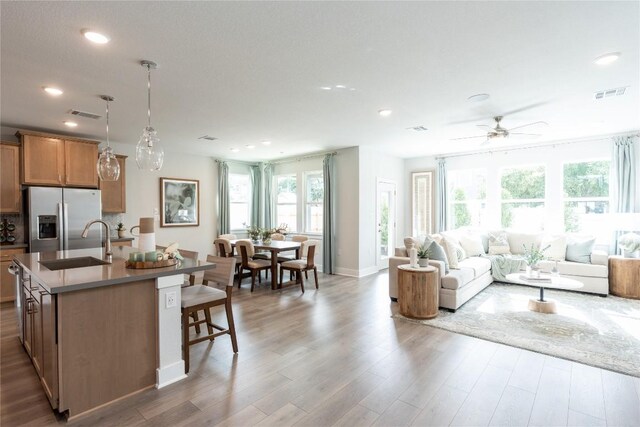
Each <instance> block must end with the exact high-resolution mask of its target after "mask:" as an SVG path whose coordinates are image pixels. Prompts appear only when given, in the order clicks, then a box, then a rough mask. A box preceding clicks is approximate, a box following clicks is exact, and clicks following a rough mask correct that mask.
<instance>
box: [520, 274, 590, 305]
mask: <svg viewBox="0 0 640 427" xmlns="http://www.w3.org/2000/svg"><path fill="white" fill-rule="evenodd" d="M522 276H523V273H511V274H507V280H508V281H510V282H513V283H518V284H521V285H528V286H537V287H539V288H540V299H533V298H532V299H530V300H529V310H531V311H536V312H538V313H547V314H554V313H557V312H558V308H557V306H556V302H555V301H554V300H545V299H544V289H545V288H550V289H579V288H581V287H583V286H584V284H583V283H582V282H579V281H577V280H574V279H569V278H567V277H561V276H550V275H546V274H543V275H542V277H549V278H550V279H551V281H550V282H546V281H545V282H541V281H538V280H526V279H523V278H522Z"/></svg>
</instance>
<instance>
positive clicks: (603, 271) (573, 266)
mask: <svg viewBox="0 0 640 427" xmlns="http://www.w3.org/2000/svg"><path fill="white" fill-rule="evenodd" d="M554 264H555V261H549V260H544V261H540V262H539V265H540V268H541V270H542V271H544V272H549V271H551V269H552V268H553V266H554ZM558 272H559V273H560V275H561V276H583V277H602V278H607V277H609V270H608V268H607V266H606V265H599V264H584V263H580V262H568V261H558Z"/></svg>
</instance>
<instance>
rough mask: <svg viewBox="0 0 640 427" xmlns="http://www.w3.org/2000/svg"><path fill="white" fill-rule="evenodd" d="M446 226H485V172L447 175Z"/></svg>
mask: <svg viewBox="0 0 640 427" xmlns="http://www.w3.org/2000/svg"><path fill="white" fill-rule="evenodd" d="M447 183H448V186H449V188H448V191H449V195H448V199H449V209H448V214H449V218H448V225H449V227H450V228H458V227H462V226H469V225H470V226H474V227H480V226H482V225H485V224H486V220H487V218H486V207H487V203H486V199H487V170H486V169H465V170H453V171H449V172H448V173H447Z"/></svg>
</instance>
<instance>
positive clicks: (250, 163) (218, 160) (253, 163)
mask: <svg viewBox="0 0 640 427" xmlns="http://www.w3.org/2000/svg"><path fill="white" fill-rule="evenodd" d="M213 161H214V162H216V163H222V162H226V163H240V164H243V165H248V166H256V165H259V164H260V163H261V162H245V161H243V160H224V159H213Z"/></svg>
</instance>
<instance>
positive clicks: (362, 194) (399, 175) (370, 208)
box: [358, 147, 407, 276]
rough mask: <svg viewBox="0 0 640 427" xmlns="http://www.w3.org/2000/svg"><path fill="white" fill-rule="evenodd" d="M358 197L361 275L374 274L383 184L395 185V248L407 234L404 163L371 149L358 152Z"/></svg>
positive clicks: (361, 149) (359, 264) (393, 243)
mask: <svg viewBox="0 0 640 427" xmlns="http://www.w3.org/2000/svg"><path fill="white" fill-rule="evenodd" d="M358 158H359V172H358V179H359V185H358V188H359V190H358V193H359V199H360V203H359V205H360V206H359V208H360V212H359V223H358V229H359V249H358V254H359V257H358V270H359V275H360V276H363V275H367V274H372V273H375V272H377V271H378V268H377V251H376V238H377V233H378V226H377V222H376V221H377V218H376V216H377V196H378V194H377V191H378V182H379V181H380V180H383V181H390V182H393V183H395V185H396V233H395V238H394V240H395V241H394V242H391V243H390V244H391V245H392V247H395V246H398V245H400V244H401V243H402V239H403V238H404V230H405V215H404V212H405V209H404V203H403V202H404V200H405V193H406V191H405V190H406V182H407V180H406V179H405V165H404V163H405V161H404V159H401V158H398V157H393V156H389V155H386V154H383V153H380V152H378V151H375V150H373V149H371V148H368V147H360V148H359V151H358Z"/></svg>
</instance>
